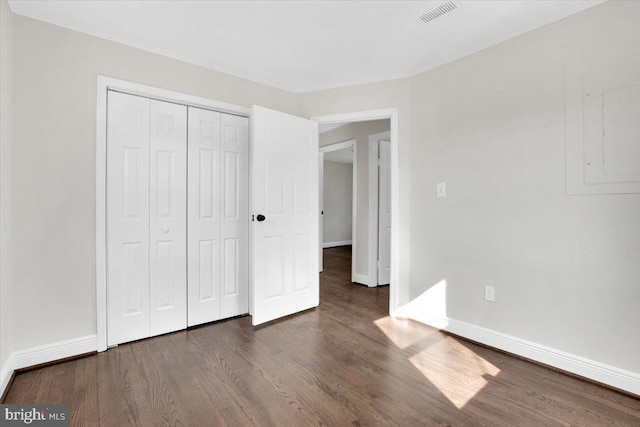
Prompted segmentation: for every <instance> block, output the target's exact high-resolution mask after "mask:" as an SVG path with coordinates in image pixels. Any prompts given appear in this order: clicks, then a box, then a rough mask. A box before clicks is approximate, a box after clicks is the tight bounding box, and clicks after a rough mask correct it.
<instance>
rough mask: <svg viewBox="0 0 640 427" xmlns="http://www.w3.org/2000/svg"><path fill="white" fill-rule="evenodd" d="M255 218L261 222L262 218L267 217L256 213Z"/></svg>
mask: <svg viewBox="0 0 640 427" xmlns="http://www.w3.org/2000/svg"><path fill="white" fill-rule="evenodd" d="M256 219H257V220H258V222H262V221H264V220H265V219H267V218H266V217H265V216H264V215H262V214H259V215H258V217H257V218H256Z"/></svg>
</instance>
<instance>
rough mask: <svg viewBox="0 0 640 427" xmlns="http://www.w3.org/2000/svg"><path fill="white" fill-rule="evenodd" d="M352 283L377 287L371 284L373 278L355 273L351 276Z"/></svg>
mask: <svg viewBox="0 0 640 427" xmlns="http://www.w3.org/2000/svg"><path fill="white" fill-rule="evenodd" d="M351 281H352V282H354V283H360V284H361V285H366V286H369V287H373V286H375V285H374V284H372V283H371V278H370V277H369V276H365V275H364V274H357V273H353V274H352V275H351Z"/></svg>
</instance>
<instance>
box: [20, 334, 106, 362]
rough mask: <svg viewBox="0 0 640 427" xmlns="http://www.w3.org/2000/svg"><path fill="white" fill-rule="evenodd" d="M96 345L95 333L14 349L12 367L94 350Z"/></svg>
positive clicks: (50, 360)
mask: <svg viewBox="0 0 640 427" xmlns="http://www.w3.org/2000/svg"><path fill="white" fill-rule="evenodd" d="M97 345H98V341H97V337H96V335H88V336H86V337H80V338H74V339H70V340H66V341H59V342H55V343H51V344H45V345H41V346H38V347H33V348H28V349H26V350H20V351H15V352H13V354H12V355H11V356H12V357H13V369H14V370H15V369H22V368H27V367H29V366H35V365H39V364H41V363H47V362H53V361H54V360H60V359H64V358H67V357H72V356H77V355H79V354H84V353H90V352H92V351H96V349H97Z"/></svg>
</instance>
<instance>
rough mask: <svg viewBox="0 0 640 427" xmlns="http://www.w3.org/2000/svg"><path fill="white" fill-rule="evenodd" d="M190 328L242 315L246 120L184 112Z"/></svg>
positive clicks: (245, 291)
mask: <svg viewBox="0 0 640 427" xmlns="http://www.w3.org/2000/svg"><path fill="white" fill-rule="evenodd" d="M188 146H189V149H188V151H189V154H188V158H189V160H188V171H189V172H188V174H189V179H188V187H189V190H188V194H189V197H188V210H187V215H188V234H189V236H188V245H189V247H188V273H189V274H188V281H189V283H188V286H187V287H188V298H189V304H188V305H189V310H188V312H189V315H188V323H189V326H193V325H199V324H202V323H206V322H212V321H214V320H218V319H222V318H226V317H231V316H237V315H240V314H244V313H247V311H248V308H249V304H248V298H249V297H248V293H249V283H248V266H249V261H248V258H249V247H248V245H249V119H247V118H244V117H237V116H233V115H229V114H222V113H217V112H213V111H209V110H203V109H200V108H193V107H189V144H188Z"/></svg>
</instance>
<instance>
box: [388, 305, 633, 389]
mask: <svg viewBox="0 0 640 427" xmlns="http://www.w3.org/2000/svg"><path fill="white" fill-rule="evenodd" d="M395 314H396V316H397V317H406V318H409V319H413V320H416V321H418V322H420V323H425V324H427V325H429V326H432V327H434V328H437V329H442V330H444V331H447V332H451V333H452V334H456V335H459V336H461V337H464V338H467V339H470V340H472V341H476V342H479V343H482V344H485V345H488V346H491V347H494V348H497V349H500V350H503V351H507V352H509V353H513V354H516V355H518V356H522V357H525V358H527V359H531V360H533V361H536V362H540V363H543V364H545V365H549V366H553V367H555V368H559V369H562V370H563V371H567V372H571V373H573V374H576V375H579V376H581V377H585V378H588V379H591V380H594V381H598V382H600V383H603V384H607V385H609V386H612V387H615V388H618V389H620V390H624V391H627V392H629V393H633V394H636V395H639V396H640V374H638V373H636V372H631V371H627V370H624V369H620V368H617V367H615V366H611V365H606V364H604V363H600V362H596V361H594V360H590V359H587V358H584V357H581V356H577V355H575V354H571V353H567V352H564V351H561V350H557V349H554V348H551V347H547V346H545V345H542V344H538V343H535V342H532V341H527V340H524V339H521V338H517V337H514V336H511V335H507V334H503V333H501V332H497V331H494V330H491V329H487V328H483V327H481V326H477V325H473V324H471V323H467V322H463V321H460V320H456V319H451V318H448V317H442V316H434V315H431V314H429V313H425V312H423V311H420V310H416V309H415V308H412V307H407V306H404V307H401V308H399V309H398V310H397V311H396V313H395Z"/></svg>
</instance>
